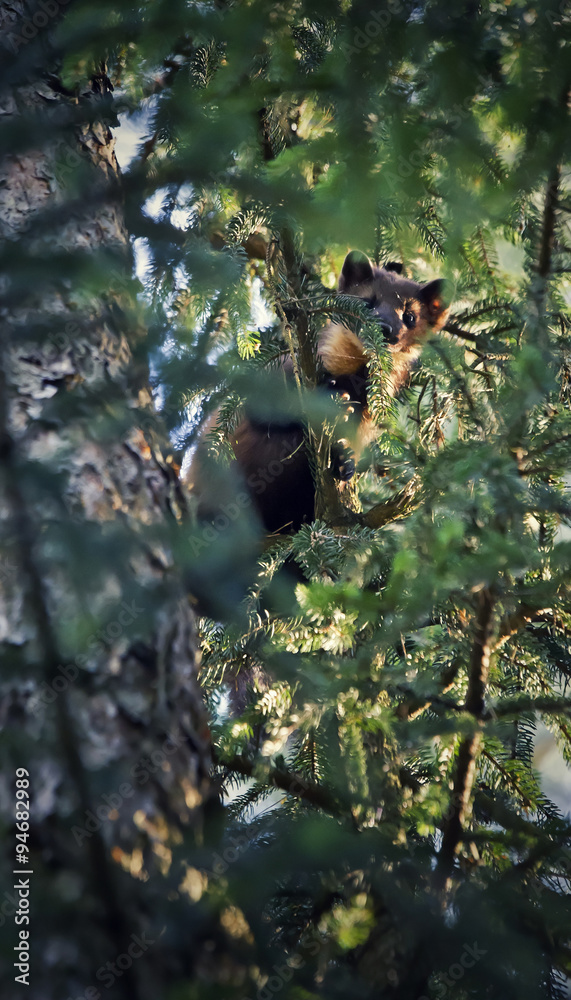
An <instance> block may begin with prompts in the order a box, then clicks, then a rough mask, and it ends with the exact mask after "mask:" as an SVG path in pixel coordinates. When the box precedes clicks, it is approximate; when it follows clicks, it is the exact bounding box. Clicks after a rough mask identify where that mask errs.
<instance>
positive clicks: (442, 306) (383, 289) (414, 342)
mask: <svg viewBox="0 0 571 1000" xmlns="http://www.w3.org/2000/svg"><path fill="white" fill-rule="evenodd" d="M339 291H340V292H343V294H344V295H356V296H358V297H359V298H360V299H364V301H365V302H366V303H367V305H368V306H369V308H370V310H371V312H372V314H373V316H374V317H375V319H376V320H377V322H378V323H379V326H380V328H381V330H382V333H383V337H384V339H385V341H386V343H387V345H388V348H389V351H390V352H391V354H392V355H393V375H392V377H391V383H392V388H393V392H396V391H397V389H398V388H399V387H400V386H401V385H402V383H403V381H404V379H405V378H406V374H407V372H408V370H409V368H410V365H411V364H412V362H413V361H414V360H415V358H416V357H417V356H418V354H419V345H420V344H421V343H422V341H423V340H424V339H425V338H426V337H427V336H428V335H429V334H430V333H434V332H435V331H437V330H440V329H441V328H442V327H443V326H444V323H445V322H446V318H447V316H448V308H449V297H450V293H449V290H448V282H447V281H446V280H444V279H441V278H437V279H436V280H435V281H429V282H428V284H425V285H422V284H419V283H418V282H416V281H410V280H409V279H408V278H403V276H402V264H387V265H386V266H385V267H376V266H375V265H374V264H371V261H370V260H369V258H368V257H366V256H365V254H362V253H360V252H359V251H358V250H352V251H351V253H349V254H348V255H347V257H346V258H345V263H344V264H343V269H342V271H341V275H340V278H339ZM319 353H320V355H321V358H322V361H323V364H324V367H325V368H326V370H327V371H328V372H329V373H330V374H331V375H351V374H353V373H355V372H357V371H359V370H360V369H361V368H362V367H363V365H365V364H366V362H367V359H368V358H367V352H366V350H365V347H364V345H363V343H362V342H361V340H360V339H359V337H358V336H357V335H356V334H355V333H353V332H352V331H351V330H349V329H348V328H347V327H345V326H342V325H341V324H339V323H331V324H330V325H329V326H328V327H326V329H325V330H324V331H323V333H322V335H321V338H320V344H319Z"/></svg>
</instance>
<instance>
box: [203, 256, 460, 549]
mask: <svg viewBox="0 0 571 1000" xmlns="http://www.w3.org/2000/svg"><path fill="white" fill-rule="evenodd" d="M400 271H401V266H400V265H398V264H389V265H387V267H386V268H381V267H375V266H374V265H373V264H371V262H370V261H369V259H368V258H367V257H366V256H365V255H364V254H360V253H358V252H356V251H353V252H352V253H350V254H348V256H347V257H346V259H345V263H344V264H343V269H342V272H341V276H340V279H339V291H340V292H343V294H345V295H355V296H357V297H358V298H360V299H366V300H367V301H368V302H369V305H370V308H371V310H372V313H373V315H374V317H375V319H376V320H377V322H378V323H379V325H380V326H381V329H382V331H383V335H384V337H385V340H386V341H387V344H388V349H389V351H390V353H391V355H392V372H391V374H390V376H388V379H387V381H388V386H387V388H388V391H389V393H390V395H393V396H394V395H396V393H397V392H398V390H399V389H400V388H401V386H402V385H403V384H404V382H405V381H406V378H407V376H408V373H409V370H410V367H411V365H412V364H413V362H414V361H415V360H416V358H417V357H418V355H419V354H420V347H421V344H422V341H423V340H424V339H425V338H426V337H427V336H428V335H429V334H430V333H433V332H434V331H436V330H439V329H441V327H442V326H443V325H444V323H445V321H446V316H447V314H448V309H447V305H446V303H445V291H444V283H443V282H442V281H440V280H436V281H431V282H429V283H428V284H426V285H422V284H418V283H417V282H416V281H410V280H409V279H408V278H403V277H402V275H401V273H400ZM318 351H319V356H320V358H321V361H322V364H323V368H324V369H325V373H326V380H327V382H328V385H329V387H330V388H332V389H333V390H334V391H336V392H339V393H341V394H342V396H343V398H344V399H346V400H347V401H348V403H349V404H350V408H351V409H352V410H353V411H354V413H355V422H356V424H357V426H358V430H357V438H358V439H360V442H359V441H358V442H357V443H356V444H355V445H354V443H353V442H352V443H351V448H353V447H355V448H356V450H359V444H360V443H361V444H362V443H364V442H365V441H366V440H367V439H369V440H370V438H371V436H372V435H373V434H374V428H373V425H372V421H371V420H370V417H369V413H368V410H367V392H366V390H367V367H366V366H367V361H368V355H367V352H366V350H365V347H364V345H363V343H362V342H361V340H360V339H359V337H358V336H357V335H356V334H355V333H353V332H352V331H351V330H349V329H348V328H347V327H345V326H343V325H341V324H337V323H331V324H329V326H327V327H326V328H325V329H324V330H323V331H322V333H321V335H320V338H319V345H318ZM303 442H304V433H303V427H302V425H301V424H299V423H289V424H287V423H283V424H279V423H276V422H275V421H272V422H265V423H264V422H257V421H255V420H252V419H244V420H243V421H242V422H241V423H240V425H239V426H238V427H237V429H236V431H235V433H234V434H233V435H232V437H231V444H232V448H233V451H234V454H235V456H236V468H237V471H238V472H239V480H240V483H241V484H242V485H243V487H244V489H245V490H246V492H247V495H248V496H249V498H251V501H252V503H253V505H254V507H255V509H256V510H257V512H258V514H259V517H260V519H261V521H262V523H263V526H264V528H265V529H266V531H269V532H280V531H287V530H291V529H296V528H299V526H300V525H301V524H302V523H303V522H305V521H311V520H313V517H314V484H313V478H312V475H311V470H310V466H309V461H308V458H307V454H306V451H305V448H304V443H303ZM343 447H344V448H346V449H348V447H349V446H348V442H343ZM199 452H200V446H199ZM353 468H354V466H353V465H352V463H351V462H350V460H349V463H347V462H343V461H342V460H339V461H338V463H337V468H336V467H335V465H334V467H333V471H334V474H336V475H337V477H338V478H345V479H346V478H350V475H351V471H352V469H353ZM348 469H349V471H348V472H347V470H348ZM204 478H205V477H204V475H203V474H202V473H201V461H200V454H198V457H197V458H195V460H194V462H193V465H192V466H191V469H190V473H189V476H188V477H187V481H189V484H190V485H192V486H193V488H194V489H195V491H196V492H197V493H198V494H199V498H200V510H199V514H201V515H203V516H206V517H209V516H212V515H213V514H215V513H216V510H217V509H220V507H221V502H220V501H221V496H220V493H219V490H218V488H217V487H215V488H214V489H213V488H212V484H210V485H209V484H208V483H207V482H204ZM201 479H202V480H203V481H202V482H201V481H200V480H201ZM222 499H223V498H222Z"/></svg>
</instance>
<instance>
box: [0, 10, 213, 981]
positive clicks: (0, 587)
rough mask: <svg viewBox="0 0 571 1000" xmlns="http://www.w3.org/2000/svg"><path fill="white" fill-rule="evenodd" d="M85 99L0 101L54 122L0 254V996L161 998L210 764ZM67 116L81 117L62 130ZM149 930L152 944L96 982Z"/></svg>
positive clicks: (176, 501) (99, 126) (130, 318)
mask: <svg viewBox="0 0 571 1000" xmlns="http://www.w3.org/2000/svg"><path fill="white" fill-rule="evenodd" d="M10 6H11V9H15V6H14V5H10ZM17 6H18V5H16V7H17ZM94 89H95V91H97V89H98V88H97V87H95V88H93V86H86V88H85V92H84V93H83V94H82V95H80V97H79V100H76V99H74V100H71V99H70V98H69V97H67V96H66V95H65V93H57V92H56V91H55V90H54V89H53V87H51V86H50V85H48V84H47V83H46V82H43V81H41V82H40V81H34V80H30V79H28V81H27V82H25V83H24V85H22V86H21V87H19V88H18V90H17V91H15V92H14V94H13V95H12V96H10V97H4V98H3V99H2V103H1V106H0V128H4V129H10V127H11V126H13V125H15V124H18V123H20V124H25V123H26V121H27V122H28V126H29V127H30V128H31V127H33V125H34V123H36V124H38V123H43V126H44V128H43V130H44V131H45V123H46V122H48V123H49V122H50V121H51V123H52V126H53V136H52V139H51V140H50V139H47V140H45V141H44V140H42V141H41V142H38V143H37V144H36V143H30V144H28V145H27V146H26V143H25V142H24V143H22V146H21V148H20V149H19V151H17V152H15V153H14V154H13V155H8V156H5V157H4V159H3V160H2V161H1V162H0V239H1V245H0V255H1V256H2V259H3V265H4V266H3V267H2V270H3V271H4V272H6V270H7V265H8V264H12V268H11V272H10V277H8V278H5V279H3V281H2V286H1V288H0V293H1V300H0V350H1V354H2V357H1V368H2V383H1V384H0V392H1V395H2V399H1V405H0V554H1V558H2V570H1V572H0V642H1V644H2V646H1V653H2V662H3V669H2V676H1V677H0V726H1V728H2V735H3V744H4V754H3V757H4V765H3V771H2V774H1V776H0V817H1V821H2V825H3V826H4V834H5V835H4V838H3V839H4V844H5V851H4V852H3V853H4V858H3V864H4V869H5V875H6V876H7V878H6V879H5V880H4V885H5V887H6V888H7V889H8V894H7V895H6V896H5V897H4V904H5V905H4V908H3V909H2V914H3V920H2V924H3V929H2V935H3V939H4V942H5V945H6V947H5V949H4V952H3V954H4V963H3V964H4V968H3V971H2V978H3V979H4V982H5V985H4V986H3V989H2V995H3V996H4V997H6V998H11V997H16V996H21V995H22V994H23V992H24V991H25V992H26V995H27V996H28V997H29V998H30V1000H52V998H53V1000H62V998H64V997H68V996H73V997H77V996H84V995H85V991H86V989H88V988H92V989H94V990H95V993H92V994H91V995H92V996H94V995H105V994H106V983H107V988H111V983H110V981H109V976H111V977H112V990H111V994H107V995H113V996H125V997H129V998H131V1000H132V998H141V1000H144V998H147V997H155V996H158V995H160V993H161V990H162V984H164V983H165V982H166V981H171V980H172V981H174V980H176V979H178V977H179V976H185V975H188V974H189V972H190V968H191V955H190V950H189V947H188V944H187V943H186V942H184V943H183V942H178V941H175V942H174V943H173V939H172V935H171V937H170V938H169V937H168V935H167V936H165V937H163V938H160V934H161V933H162V931H163V929H164V926H165V923H168V921H169V915H168V912H167V911H168V906H169V903H168V899H169V897H170V898H171V899H175V898H176V899H178V900H179V902H178V904H177V905H178V907H179V909H180V908H181V906H182V905H183V903H187V904H189V903H190V901H191V899H194V900H196V899H197V898H198V897H199V896H200V885H199V884H198V883H197V884H194V883H193V884H192V885H191V886H190V887H189V883H188V879H187V883H186V889H182V890H181V889H180V884H181V882H183V880H184V869H183V866H182V865H181V864H180V861H181V860H183V859H184V858H185V852H186V851H187V849H188V847H189V845H190V846H192V845H194V844H195V843H196V841H197V839H200V836H201V828H202V821H203V815H204V807H205V803H206V802H207V800H208V796H209V791H208V778H207V774H208V768H209V763H210V757H209V740H208V729H207V725H206V717H205V712H204V709H203V705H202V700H201V695H200V692H199V689H198V685H197V681H196V663H197V652H196V645H195V636H194V630H193V616H192V612H191V609H190V606H189V602H188V599H187V595H186V594H185V591H184V588H183V586H182V583H181V580H180V578H179V576H178V573H177V570H176V567H175V565H174V561H173V557H172V551H173V540H174V538H175V536H176V531H177V530H179V529H180V523H181V520H182V518H183V517H184V510H183V501H182V500H181V496H180V492H179V488H178V482H177V478H176V475H175V473H174V471H173V469H172V465H171V464H170V462H169V458H168V444H167V443H166V441H165V440H164V439H162V438H161V432H160V423H159V421H158V420H157V417H156V414H155V413H154V411H153V405H152V401H151V398H150V394H149V391H148V388H147V386H146V384H145V367H144V364H142V363H141V361H140V357H141V355H142V352H141V349H140V348H141V338H142V336H143V331H142V330H141V328H140V324H139V323H138V322H137V318H136V313H135V312H134V309H133V303H132V301H131V300H130V268H131V261H130V257H129V245H128V240H127V236H126V232H125V228H124V223H123V218H122V212H121V203H120V193H119V187H118V183H117V182H118V167H117V162H116V159H115V156H114V153H113V138H112V135H111V132H110V130H109V128H108V127H107V125H106V124H104V123H102V122H101V121H98V120H97V102H98V101H100V100H101V97H100V96H99V95H98V94H97V93H95V92H94ZM82 111H84V112H85V122H86V123H85V124H83V125H81V124H78V125H76V126H73V127H72V126H70V125H69V123H70V122H71V121H72V119H73V118H75V119H76V120H78V121H79V119H80V118H81V114H82ZM48 116H49V117H48ZM66 120H67V121H68V126H67V127H66V129H65V131H62V129H61V126H62V123H65V121H66ZM86 181H87V186H86ZM77 183H79V185H80V190H79V192H77V191H76V192H73V191H72V188H73V185H75V184H77ZM102 251H105V252H106V253H108V254H110V255H114V258H113V259H114V260H115V264H114V270H113V271H109V272H106V273H108V274H109V275H110V278H108V281H107V284H108V288H107V292H106V294H104V293H103V292H102V291H101V289H100V288H97V287H96V285H95V284H91V288H90V290H88V287H89V286H88V285H87V284H86V279H89V276H90V273H91V272H93V273H95V272H97V270H98V269H100V268H101V267H102V266H103V264H102V259H101V252H102ZM165 454H166V457H165ZM18 767H23V768H26V769H27V770H28V771H29V774H30V799H31V810H30V830H29V834H30V836H29V840H27V841H25V843H26V847H27V848H29V865H28V866H26V867H29V868H31V869H33V875H32V876H31V894H30V908H31V914H32V916H31V923H30V925H29V927H28V929H29V930H30V941H31V955H32V958H31V963H30V964H31V971H30V986H29V987H26V986H23V985H20V984H18V983H15V982H14V978H15V975H16V974H17V973H16V970H14V969H13V968H12V957H11V956H13V955H14V954H15V953H14V951H13V950H12V949H13V947H14V946H15V945H16V944H17V941H18V927H17V926H16V924H15V914H14V893H13V891H11V890H10V886H11V885H12V884H13V881H14V880H16V879H17V876H16V875H14V876H12V874H11V872H12V870H13V869H14V868H16V867H17V865H16V864H15V863H14V857H15V850H16V847H15V845H16V842H17V841H16V833H17V829H16V827H15V813H14V802H15V777H16V774H15V769H16V768H18ZM26 857H27V855H26ZM197 874H198V873H197ZM198 881H199V880H198ZM195 882H196V880H195ZM24 929H25V925H24ZM142 934H143V935H145V934H146V935H147V938H146V939H144V940H145V941H152V942H153V943H152V944H148V945H147V944H145V946H144V947H141V946H140V945H138V946H134V951H136V952H137V957H136V959H133V960H132V962H131V964H130V965H129V967H128V968H125V969H124V971H121V973H120V974H117V975H116V976H115V974H114V973H112V972H111V971H110V970H108V969H107V980H105V978H104V973H101V969H102V968H103V969H104V970H105V968H106V963H107V962H111V963H113V962H114V961H115V960H116V959H117V957H118V956H121V955H124V954H126V953H127V954H129V955H131V952H128V949H129V947H133V935H139V937H140V936H141V935H142ZM6 956H8V958H6ZM0 961H2V955H0ZM125 961H126V960H124V961H123V965H124V964H125ZM121 968H122V966H121V965H120V966H119V969H121ZM98 973H99V975H98ZM98 990H100V991H101V993H97V991H98Z"/></svg>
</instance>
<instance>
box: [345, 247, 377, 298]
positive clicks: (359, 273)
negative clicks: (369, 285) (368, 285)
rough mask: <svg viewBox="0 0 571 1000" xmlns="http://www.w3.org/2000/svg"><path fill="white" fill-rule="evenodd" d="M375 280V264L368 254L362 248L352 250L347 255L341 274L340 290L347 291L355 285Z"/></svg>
mask: <svg viewBox="0 0 571 1000" xmlns="http://www.w3.org/2000/svg"><path fill="white" fill-rule="evenodd" d="M372 280H373V265H372V264H371V261H370V260H369V258H368V257H367V255H366V254H364V253H361V251H360V250H351V252H350V253H348V254H347V256H346V257H345V261H344V264H343V267H342V268H341V274H340V275H339V291H340V292H345V291H346V290H347V289H348V288H352V286H353V285H362V284H363V283H364V282H365V281H372Z"/></svg>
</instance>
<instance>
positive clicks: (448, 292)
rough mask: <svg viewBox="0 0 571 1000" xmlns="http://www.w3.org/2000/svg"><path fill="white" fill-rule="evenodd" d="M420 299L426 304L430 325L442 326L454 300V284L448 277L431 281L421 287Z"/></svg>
mask: <svg viewBox="0 0 571 1000" xmlns="http://www.w3.org/2000/svg"><path fill="white" fill-rule="evenodd" d="M419 299H421V301H422V302H424V304H425V306H426V310H427V313H428V322H429V323H430V325H431V326H438V327H440V326H442V324H443V323H444V321H445V319H446V316H447V313H448V309H449V307H450V302H451V301H452V284H451V282H450V281H447V279H446V278H436V279H435V281H429V282H428V284H427V285H423V287H422V288H421V290H420V295H419Z"/></svg>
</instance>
